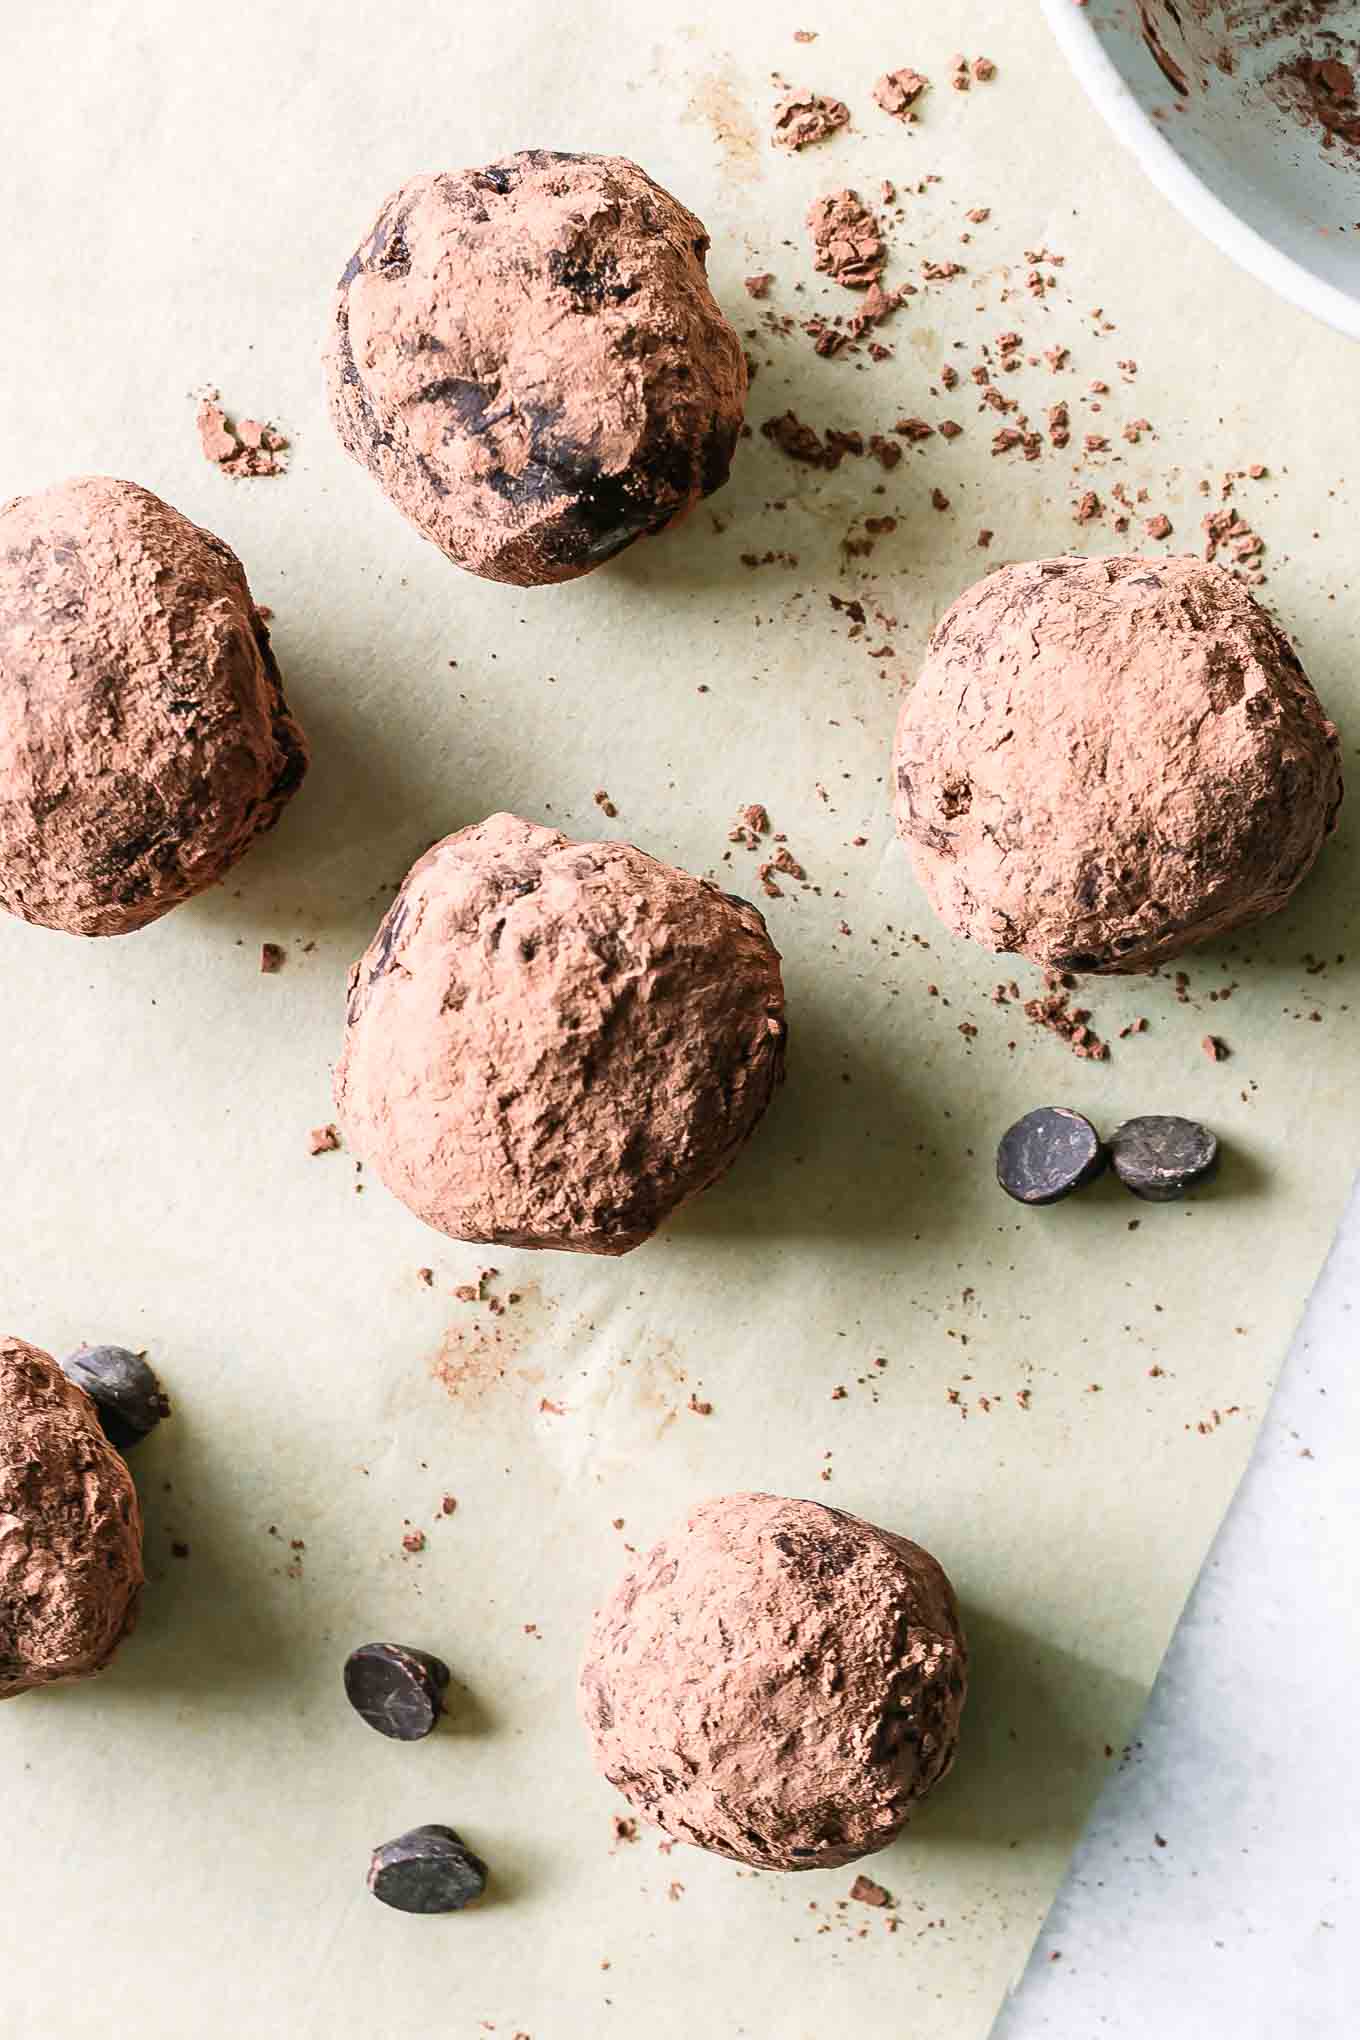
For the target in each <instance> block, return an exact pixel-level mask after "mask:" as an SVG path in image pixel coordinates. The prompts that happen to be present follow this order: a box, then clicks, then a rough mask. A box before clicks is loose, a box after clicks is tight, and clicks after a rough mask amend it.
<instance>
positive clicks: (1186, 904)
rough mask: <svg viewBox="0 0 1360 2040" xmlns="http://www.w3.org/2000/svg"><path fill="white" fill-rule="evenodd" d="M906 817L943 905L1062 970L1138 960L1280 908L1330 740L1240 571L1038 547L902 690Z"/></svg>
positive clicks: (1317, 820) (994, 945) (1325, 789)
mask: <svg viewBox="0 0 1360 2040" xmlns="http://www.w3.org/2000/svg"><path fill="white" fill-rule="evenodd" d="M894 777H895V785H896V813H897V827H898V832H899V834H900V835H901V836H902V837H903V838H904V839H905V840H906V842H907V844H908V846H909V847H910V850H911V857H912V863H913V865H914V866H915V869H916V875H917V877H918V878H919V880H920V882H921V884H922V886H923V887H924V889H925V892H926V894H927V896H928V897H929V899H930V902H931V904H932V905H933V906H934V908H935V910H936V912H937V913H938V914H939V915H940V918H941V919H942V920H943V921H944V922H945V923H946V924H947V925H948V926H949V927H950V928H952V929H953V930H954V931H955V932H956V933H957V934H960V935H967V936H970V937H971V938H972V939H973V940H974V941H975V942H981V943H982V944H983V945H984V946H985V947H986V948H988V949H992V950H997V951H1001V952H1003V953H1004V952H1019V953H1020V954H1021V955H1024V956H1028V957H1031V958H1032V959H1033V960H1034V961H1035V962H1036V963H1042V964H1045V965H1048V966H1050V967H1051V968H1053V969H1059V970H1078V971H1105V972H1118V971H1141V970H1148V969H1150V968H1151V967H1152V966H1153V965H1154V964H1158V963H1163V962H1165V961H1166V960H1167V959H1168V958H1169V957H1173V956H1179V955H1180V954H1181V952H1182V951H1183V950H1186V949H1189V948H1190V947H1192V945H1194V944H1195V943H1197V942H1203V941H1206V940H1207V939H1209V938H1210V937H1213V936H1220V935H1225V934H1227V933H1228V932H1229V931H1230V930H1232V929H1234V928H1240V927H1243V926H1245V925H1246V924H1248V923H1250V922H1252V921H1257V920H1260V919H1261V918H1262V917H1263V916H1264V915H1266V914H1273V913H1276V912H1277V911H1278V910H1279V908H1281V907H1282V906H1284V904H1285V902H1286V901H1287V900H1288V899H1289V896H1290V894H1291V893H1292V892H1293V891H1294V889H1295V887H1296V886H1297V885H1298V884H1299V883H1300V881H1301V880H1302V879H1303V878H1304V876H1305V875H1306V873H1307V872H1308V871H1309V869H1310V868H1311V866H1312V864H1313V861H1314V859H1315V858H1316V856H1317V854H1318V851H1319V850H1320V849H1321V847H1322V844H1323V841H1324V840H1325V838H1326V837H1327V836H1328V835H1329V834H1330V833H1331V830H1332V828H1333V827H1334V826H1335V822H1336V814H1337V809H1338V807H1339V806H1340V804H1341V766H1340V746H1339V743H1338V740H1337V733H1336V729H1335V727H1334V725H1333V724H1332V723H1330V722H1329V721H1328V720H1327V717H1326V716H1325V715H1324V713H1323V711H1322V708H1321V707H1320V705H1319V703H1318V699H1317V696H1316V695H1315V694H1314V692H1313V689H1312V687H1311V686H1310V684H1309V682H1308V679H1307V677H1306V675H1305V673H1304V671H1303V668H1302V666H1301V665H1300V664H1299V661H1298V659H1297V657H1296V656H1295V654H1294V651H1293V648H1292V647H1291V646H1290V644H1289V643H1288V641H1287V639H1286V638H1285V637H1284V635H1283V633H1282V632H1281V631H1280V630H1278V629H1277V628H1276V626H1275V624H1274V623H1272V621H1271V620H1270V618H1269V617H1268V616H1267V615H1266V613H1265V611H1264V610H1263V609H1261V608H1260V606H1259V605H1258V604H1257V603H1256V602H1255V601H1253V599H1252V597H1251V596H1250V594H1248V592H1247V590H1246V589H1245V588H1244V587H1243V586H1242V584H1241V582H1240V581H1238V580H1236V579H1235V578H1234V577H1233V575H1231V574H1230V573H1227V572H1225V571H1224V569H1223V568H1221V567H1217V566H1210V565H1208V564H1206V562H1205V561H1203V560H1199V559H1194V558H1190V557H1184V558H1175V557H1172V558H1157V559H1139V558H1132V557H1131V558H1117V559H1055V560H1034V561H1030V562H1027V563H1025V564H1022V565H1018V566H1010V567H1004V568H1002V569H1001V570H1000V571H999V572H997V573H995V574H990V575H988V577H987V578H986V579H985V580H983V581H980V582H978V583H977V585H976V586H975V587H972V588H970V589H968V590H967V592H966V593H965V594H963V595H961V596H960V597H959V599H958V601H957V602H956V603H955V604H954V606H953V607H952V609H950V610H948V611H947V612H946V613H945V615H944V616H943V617H942V619H941V620H940V622H939V624H938V625H937V626H936V629H935V632H934V635H933V636H932V638H931V641H930V648H929V652H928V654H927V657H926V661H925V664H924V666H923V667H922V670H921V673H920V675H919V677H918V679H917V681H916V683H915V685H914V687H913V688H912V689H911V691H910V692H909V693H908V695H907V697H906V700H905V702H904V703H903V707H902V712H901V717H900V720H899V723H898V729H897V744H896V753H895V757H894Z"/></svg>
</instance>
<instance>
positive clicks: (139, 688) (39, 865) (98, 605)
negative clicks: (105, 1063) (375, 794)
mask: <svg viewBox="0 0 1360 2040" xmlns="http://www.w3.org/2000/svg"><path fill="white" fill-rule="evenodd" d="M306 769H307V745H306V741H305V739H304V737H303V735H302V731H301V730H300V729H299V728H298V726H297V724H296V723H295V722H294V720H293V718H292V716H291V715H290V714H289V712H288V704H287V703H286V701H285V700H284V698H283V687H282V683H281V681H280V679H279V669H278V667H277V666H276V665H275V663H274V655H273V653H272V651H271V650H270V648H269V632H268V631H267V630H266V628H265V625H264V623H263V621H262V620H261V617H260V613H259V611H258V610H257V609H256V607H255V604H254V603H253V602H252V601H251V598H250V589H249V588H248V587H247V585H246V577H245V573H244V570H243V569H242V566H241V563H240V561H239V560H238V559H237V557H236V555H235V553H233V552H232V551H231V549H230V548H229V547H228V546H226V545H224V544H223V543H222V540H221V539H220V538H214V537H213V535H212V533H211V532H208V531H201V530H200V529H199V527H198V526H197V525H196V524H191V523H190V522H189V519H188V518H187V517H183V516H181V515H180V513H179V511H178V510H172V509H171V507H170V505H169V504H168V503H163V502H162V501H161V499H160V498H159V496H153V495H152V494H151V492H150V490H148V489H140V488H138V487H137V485H136V484H135V483H134V482H120V481H114V480H112V479H111V478H110V477H108V476H106V475H84V476H82V477H80V478H79V479H77V480H75V481H69V482H63V483H60V484H59V485H58V486H57V487H55V488H51V489H45V490H43V491H42V492H41V494H39V495H35V496H20V497H17V498H16V499H15V500H14V501H12V502H9V503H6V504H5V505H4V507H3V508H2V509H0V906H4V907H6V908H8V910H9V912H10V913H12V914H17V915H19V917H20V918H21V919H22V920H25V921H36V922H39V923H41V924H42V926H44V927H46V928H60V929H64V930H66V931H67V932H68V933H69V934H72V935H126V934H128V933H129V932H130V931H131V930H132V929H134V928H144V927H145V926H146V925H147V923H148V922H149V921H155V920H157V919H158V918H159V917H160V915H162V914H164V913H166V912H167V911H168V910H169V909H170V908H171V907H174V906H178V905H179V903H180V902H181V901H182V900H187V899H189V898H191V897H192V896H193V894H195V893H198V892H202V891H203V890H204V888H205V887H207V886H210V885H213V884H215V883H216V882H217V880H218V879H220V878H221V877H222V876H223V875H224V874H225V873H226V872H227V871H229V870H230V869H231V867H232V865H233V864H235V863H236V861H237V859H238V858H239V857H241V856H243V855H244V853H245V852H246V851H247V850H248V849H249V848H250V846H251V844H252V843H253V842H254V841H255V838H256V837H257V836H259V835H262V834H263V833H264V831H265V830H266V829H270V828H272V827H273V826H274V823H275V822H276V821H277V820H278V818H279V816H280V814H281V813H282V812H283V809H284V807H285V805H286V803H287V801H288V799H289V796H290V795H291V794H293V793H294V792H296V790H297V788H298V786H299V785H300V783H301V781H302V777H303V774H304V773H305V771H306Z"/></svg>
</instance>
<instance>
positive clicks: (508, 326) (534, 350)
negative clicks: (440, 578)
mask: <svg viewBox="0 0 1360 2040" xmlns="http://www.w3.org/2000/svg"><path fill="white" fill-rule="evenodd" d="M708 245H709V244H708V235H707V233H706V231H705V229H704V226H703V224H702V222H701V221H700V220H698V219H696V218H695V216H694V214H693V213H691V212H690V211H688V209H687V208H686V207H685V206H683V205H681V204H680V202H679V201H678V200H677V199H675V198H672V196H671V195H670V193H669V192H667V191H663V190H662V188H661V186H660V185H658V184H654V183H653V182H652V180H651V178H650V177H648V176H647V175H646V174H645V173H644V172H643V171H642V170H640V169H639V168H638V166H637V164H636V163H631V162H628V161H627V160H626V159H625V158H623V157H619V156H582V155H573V156H567V155H563V154H562V153H561V152H560V151H556V150H545V149H527V150H524V151H523V152H522V153H521V154H519V155H517V156H510V157H507V158H505V159H503V160H502V161H501V162H499V163H492V164H490V165H488V166H486V167H484V168H481V169H473V170H459V171H447V172H440V173H436V174H434V175H425V176H419V177H413V178H411V179H410V180H409V182H407V183H406V184H404V185H403V186H402V187H401V189H400V190H399V191H396V192H394V193H393V194H392V196H391V197H390V198H389V199H388V200H387V202H386V204H385V205H384V206H383V208H382V210H381V211H380V212H379V214H378V217H377V219H376V220H375V221H374V224H373V226H372V228H371V229H370V231H369V233H368V234H367V236H366V237H365V239H364V240H363V242H362V243H361V244H360V246H359V248H358V249H357V250H356V252H355V254H354V255H353V256H352V258H351V259H350V261H349V262H348V263H347V264H346V266H345V270H344V273H343V275H342V276H341V279H340V284H339V288H338V290H337V293H336V299H335V307H334V315H333V324H332V330H331V337H330V345H329V349H328V379H329V386H330V404H331V413H332V416H333V418H334V420H335V424H336V428H337V430H338V431H339V434H340V438H341V441H342V443H343V445H344V447H345V449H346V451H347V452H349V453H351V454H352V455H353V456H354V458H355V459H356V460H357V461H359V462H361V463H362V465H363V466H364V467H366V468H368V469H369V471H370V472H371V473H372V474H373V475H375V476H376V477H377V479H378V481H379V482H380V483H381V485H382V487H383V488H384V490H385V491H386V492H387V495H388V496H389V497H390V498H391V500H392V502H393V503H395V504H396V506H397V508H398V509H399V510H401V511H402V512H403V513H404V515H405V516H407V517H408V518H410V520H411V522H412V523H413V524H414V525H415V526H416V528H417V529H418V530H419V531H421V532H423V533H424V535H425V536H426V537H427V538H429V539H432V540H433V542H434V543H435V544H436V545H437V546H438V547H439V548H440V550H441V551H442V552H444V553H445V554H447V556H448V558H449V559H451V560H454V561H456V562H457V564H458V565H459V566H461V567H466V568H467V569H468V571H469V572H470V573H474V574H482V575H484V576H485V577H486V578H487V579H488V580H492V581H508V582H512V583H514V584H516V585H518V586H521V587H537V586H540V585H543V584H546V583H548V582H552V581H568V580H573V579H574V578H575V577H576V576H577V575H579V574H585V573H589V572H590V571H591V570H592V569H593V568H595V567H597V566H599V565H600V564H601V563H602V562H603V561H605V560H607V559H610V558H612V556H613V555H614V554H615V553H618V552H621V551H622V550H623V549H624V547H625V546H628V545H631V544H632V543H633V542H634V540H635V539H638V538H640V537H642V536H643V535H644V534H645V533H656V532H660V531H662V530H664V529H665V528H666V526H667V525H669V524H672V523H674V522H675V520H676V519H677V518H678V517H680V516H683V514H684V513H685V512H686V511H687V510H689V509H691V508H692V507H693V505H694V504H695V503H697V502H698V500H699V498H700V497H701V496H707V495H709V494H711V493H712V491H713V490H714V489H717V488H720V487H721V486H722V484H723V483H724V482H725V481H726V480H727V474H728V469H729V467H730V465H731V460H732V455H733V452H734V450H735V448H736V445H737V441H738V438H739V436H740V433H741V429H742V418H743V414H744V410H745V400H746V387H747V380H748V374H747V367H746V359H745V356H744V354H743V351H742V345H741V341H740V339H739V338H738V335H737V333H736V332H735V330H734V329H733V327H732V326H730V325H729V324H728V322H727V320H726V319H725V318H724V317H723V315H722V312H721V311H720V310H719V308H718V305H717V303H716V301H715V300H714V297H713V294H712V292H711V291H710V289H709V286H708V278H707V275H706V273H705V267H704V262H705V257H706V255H707V253H708Z"/></svg>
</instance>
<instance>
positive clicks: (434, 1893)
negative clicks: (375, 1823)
mask: <svg viewBox="0 0 1360 2040" xmlns="http://www.w3.org/2000/svg"><path fill="white" fill-rule="evenodd" d="M486 1875H487V1872H486V1865H485V1863H484V1862H483V1861H482V1859H481V1857H480V1856H474V1855H473V1853H472V1851H471V1849H469V1848H467V1847H466V1845H465V1844H464V1842H463V1840H462V1838H461V1836H459V1835H458V1834H456V1833H455V1831H454V1830H453V1829H452V1828H451V1827H439V1826H437V1825H431V1826H429V1827H417V1828H411V1829H410V1830H409V1832H408V1833H406V1834H404V1835H398V1836H397V1839H396V1840H395V1841H394V1842H384V1843H383V1844H382V1845H381V1847H380V1848H377V1849H375V1850H374V1851H373V1861H372V1862H371V1863H370V1865H369V1869H368V1888H369V1890H370V1891H371V1892H372V1893H373V1896H374V1897H375V1898H380V1899H381V1900H382V1902H383V1904H384V1905H390V1906H394V1907H395V1908H396V1910H397V1911H398V1912H409V1913H449V1912H461V1911H462V1910H463V1907H464V1906H465V1905H471V1904H472V1902H473V1901H474V1899H478V1898H480V1897H481V1895H482V1893H483V1892H484V1891H485V1890H486Z"/></svg>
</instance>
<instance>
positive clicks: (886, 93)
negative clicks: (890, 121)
mask: <svg viewBox="0 0 1360 2040" xmlns="http://www.w3.org/2000/svg"><path fill="white" fill-rule="evenodd" d="M929 85H930V80H929V78H926V77H923V76H922V74H921V73H920V72H919V71H912V70H901V71H885V72H884V74H883V76H882V77H881V78H880V79H878V81H877V82H876V84H875V85H874V102H875V104H876V105H878V106H881V107H882V109H883V111H884V112H885V113H890V114H891V115H892V116H893V118H894V119H895V120H903V121H913V120H915V118H916V114H915V112H914V111H913V109H914V107H915V105H916V102H917V100H918V99H919V98H920V97H921V94H922V93H923V92H925V91H926V90H927V89H928V87H929Z"/></svg>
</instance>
